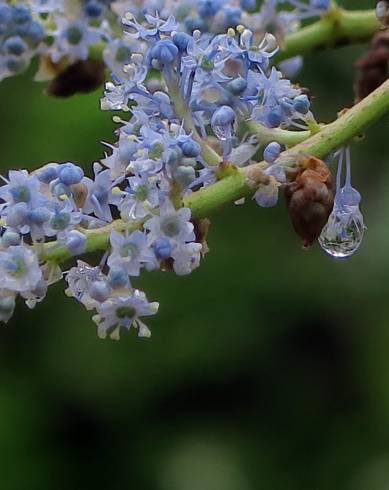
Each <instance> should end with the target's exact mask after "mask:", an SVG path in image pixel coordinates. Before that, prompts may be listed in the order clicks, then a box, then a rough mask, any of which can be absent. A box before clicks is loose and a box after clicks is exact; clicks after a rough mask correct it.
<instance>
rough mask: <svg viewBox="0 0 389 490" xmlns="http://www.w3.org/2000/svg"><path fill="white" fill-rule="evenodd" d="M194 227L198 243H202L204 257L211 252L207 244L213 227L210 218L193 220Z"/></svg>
mask: <svg viewBox="0 0 389 490" xmlns="http://www.w3.org/2000/svg"><path fill="white" fill-rule="evenodd" d="M192 222H193V225H194V232H195V235H196V242H198V243H201V245H202V246H203V248H202V249H201V254H202V255H203V256H204V255H205V254H206V253H208V252H209V247H208V243H207V237H208V232H209V227H210V226H211V221H210V220H209V219H208V218H199V219H194V220H192Z"/></svg>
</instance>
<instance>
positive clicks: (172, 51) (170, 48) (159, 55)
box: [150, 39, 178, 65]
mask: <svg viewBox="0 0 389 490" xmlns="http://www.w3.org/2000/svg"><path fill="white" fill-rule="evenodd" d="M177 56H178V48H177V46H176V45H175V44H174V43H173V42H172V41H170V40H169V39H162V40H161V41H157V42H156V43H155V44H154V46H153V47H152V48H151V50H150V57H151V59H152V60H156V61H157V62H159V63H161V64H162V65H172V64H173V63H174V62H175V61H176V59H177Z"/></svg>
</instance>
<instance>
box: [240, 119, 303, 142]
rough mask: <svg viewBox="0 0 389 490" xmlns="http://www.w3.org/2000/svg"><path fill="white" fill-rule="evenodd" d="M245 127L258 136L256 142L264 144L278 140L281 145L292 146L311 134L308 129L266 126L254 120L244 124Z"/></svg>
mask: <svg viewBox="0 0 389 490" xmlns="http://www.w3.org/2000/svg"><path fill="white" fill-rule="evenodd" d="M245 129H247V130H248V131H249V132H250V133H252V134H255V135H256V136H257V137H258V143H260V144H262V145H266V144H267V143H271V142H272V141H278V143H280V144H281V145H285V146H294V145H297V144H298V143H301V142H302V141H305V140H306V139H307V138H309V137H310V136H311V132H310V131H289V130H287V129H279V128H268V127H266V126H264V125H263V124H260V123H257V122H255V121H249V122H248V123H247V124H245Z"/></svg>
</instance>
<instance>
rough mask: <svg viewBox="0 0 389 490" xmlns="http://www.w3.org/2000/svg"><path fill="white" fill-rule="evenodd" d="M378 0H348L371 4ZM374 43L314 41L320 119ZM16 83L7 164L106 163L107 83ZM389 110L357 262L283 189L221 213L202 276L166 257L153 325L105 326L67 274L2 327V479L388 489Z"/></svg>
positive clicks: (167, 488)
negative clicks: (75, 89)
mask: <svg viewBox="0 0 389 490" xmlns="http://www.w3.org/2000/svg"><path fill="white" fill-rule="evenodd" d="M372 3H373V2H370V1H369V0H360V1H358V2H357V1H356V0H352V1H351V0H350V1H349V2H346V1H344V2H343V5H345V6H348V7H352V8H355V7H362V8H369V7H371V6H372V5H371V4H372ZM362 50H363V48H361V47H357V48H355V47H352V48H344V49H342V50H341V51H337V52H326V53H320V54H315V55H314V56H310V57H308V58H307V59H306V63H305V67H304V69H303V71H302V72H301V75H300V77H299V81H300V82H301V84H302V85H305V86H308V87H310V89H311V92H312V94H313V95H314V96H315V98H316V99H315V102H314V109H315V113H316V115H317V116H318V118H319V119H320V120H321V121H329V120H331V119H333V118H334V117H335V115H336V112H337V110H339V109H341V108H342V107H344V106H349V105H351V104H352V101H353V92H352V86H353V78H354V71H353V62H354V60H355V58H356V57H357V56H358V54H359V53H360V52H362ZM30 79H31V73H29V74H26V75H25V76H22V77H18V78H15V79H9V80H6V81H4V82H2V83H1V84H0V104H1V112H0V114H1V128H0V129H1V130H0V165H1V169H2V171H3V173H5V172H6V170H7V169H9V168H28V169H33V168H36V167H37V166H39V165H41V164H42V163H45V162H48V161H75V162H78V163H80V164H82V165H84V166H85V168H90V164H91V162H93V161H94V160H96V159H99V158H100V157H101V156H102V152H103V147H102V146H101V145H100V143H99V141H101V140H105V141H113V140H114V136H113V134H112V131H113V129H114V124H113V123H112V122H111V115H110V114H108V113H102V112H100V111H99V103H98V98H99V95H100V94H99V91H98V92H96V93H93V94H90V95H88V96H76V97H73V98H71V99H63V100H59V99H53V98H47V97H45V96H43V95H42V85H40V84H37V83H32V82H31V81H30ZM387 135H388V120H387V119H386V120H381V121H380V122H379V123H377V124H376V125H375V126H374V127H372V128H371V129H370V130H369V132H368V134H367V138H366V140H365V141H364V142H362V143H360V144H359V145H357V146H354V147H353V149H352V155H353V162H354V164H353V180H354V183H355V185H356V187H357V188H358V189H359V190H360V191H361V193H362V195H363V204H362V205H363V213H364V215H365V219H366V223H367V226H368V230H367V233H366V238H365V242H364V244H363V246H362V248H361V250H360V252H359V253H358V254H357V255H356V256H355V257H353V258H351V259H350V260H348V261H345V262H336V261H333V260H331V259H330V258H329V257H327V256H326V255H325V254H324V253H322V252H321V250H320V249H319V248H318V247H315V248H314V249H312V250H311V251H309V252H305V251H303V250H302V249H301V244H300V241H299V240H298V238H297V237H296V236H295V235H294V233H293V231H292V229H291V225H290V223H289V220H288V216H287V212H286V209H285V206H284V204H283V203H281V204H280V205H279V206H278V207H277V208H275V209H271V210H263V209H260V208H259V207H257V206H255V205H254V204H252V203H248V204H246V205H245V206H244V207H234V206H229V207H228V208H226V209H225V210H223V211H222V212H219V213H217V214H215V215H214V216H212V228H211V232H210V237H209V245H210V248H211V253H209V254H208V255H207V256H206V258H205V260H204V261H203V263H202V266H201V267H200V268H199V269H198V270H197V271H195V272H194V273H193V274H192V275H191V276H190V277H185V278H179V277H175V276H174V275H173V274H162V273H152V274H148V275H146V277H144V278H143V279H142V280H141V282H140V283H138V284H139V285H140V286H141V287H142V288H144V289H145V290H146V291H147V294H148V296H149V298H150V299H151V300H158V301H160V314H159V315H158V316H156V317H154V318H153V319H152V321H151V322H150V326H151V328H152V332H153V333H152V338H151V339H150V340H139V339H137V338H136V336H135V335H134V334H133V333H132V332H131V334H123V335H122V339H121V341H120V342H114V341H109V340H107V341H101V340H99V339H98V338H97V336H96V331H95V327H94V324H93V323H92V322H91V320H90V319H89V314H88V313H87V312H86V311H84V310H83V308H82V307H81V306H80V305H79V304H77V303H76V302H75V301H73V300H70V299H66V298H65V297H64V294H63V289H64V285H63V283H61V284H58V285H56V286H55V287H53V288H52V289H51V291H50V293H49V295H48V298H47V300H46V301H44V302H43V303H42V304H40V305H38V306H37V308H36V309H35V310H33V311H28V310H27V308H26V307H25V306H24V305H23V304H22V303H20V304H19V306H18V308H17V311H16V314H15V316H14V318H13V320H12V321H10V322H9V324H8V325H7V326H3V327H1V329H0V481H1V483H0V488H1V489H6V490H19V489H28V490H35V489H37V490H38V489H39V490H41V489H48V490H51V489H56V490H61V489H86V488H92V487H93V488H107V489H109V490H116V489H119V488H120V489H122V488H134V489H135V488H137V489H142V490H258V489H266V490H267V489H272V490H281V489H282V490H285V489H288V490H289V489H290V490H294V489H296V490H328V489H330V488H331V489H334V490H388V489H389V355H388V354H389V253H388V247H389V193H388V192H387V188H388V185H389V165H388V163H389V150H388V137H387Z"/></svg>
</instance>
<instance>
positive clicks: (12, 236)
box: [1, 230, 21, 248]
mask: <svg viewBox="0 0 389 490" xmlns="http://www.w3.org/2000/svg"><path fill="white" fill-rule="evenodd" d="M20 240H21V239H20V235H19V233H16V231H12V230H6V231H5V232H4V233H3V236H2V237H1V245H2V246H3V247H5V248H8V247H11V246H14V245H20Z"/></svg>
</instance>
